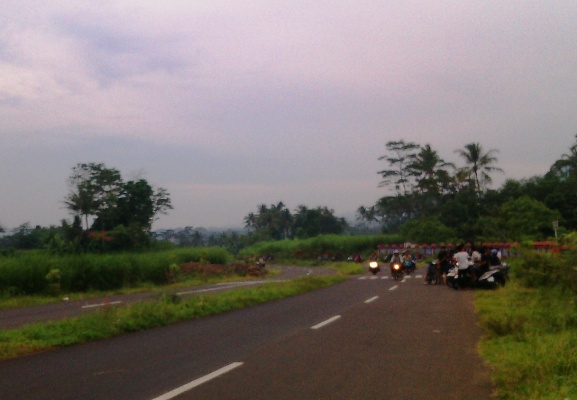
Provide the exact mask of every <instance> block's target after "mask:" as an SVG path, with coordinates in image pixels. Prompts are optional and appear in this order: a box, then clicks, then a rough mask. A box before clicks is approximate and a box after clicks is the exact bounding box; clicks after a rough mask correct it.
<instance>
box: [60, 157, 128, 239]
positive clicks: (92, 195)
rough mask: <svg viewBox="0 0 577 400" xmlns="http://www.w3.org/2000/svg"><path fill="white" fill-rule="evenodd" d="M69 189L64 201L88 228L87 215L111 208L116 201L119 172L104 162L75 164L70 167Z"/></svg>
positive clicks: (119, 179)
mask: <svg viewBox="0 0 577 400" xmlns="http://www.w3.org/2000/svg"><path fill="white" fill-rule="evenodd" d="M68 182H69V186H70V191H69V193H68V195H67V196H66V198H65V200H64V203H65V204H66V206H67V208H68V209H69V210H70V211H71V212H72V213H73V214H74V215H78V216H80V217H81V219H82V218H83V219H84V223H85V229H86V230H88V228H89V217H91V216H96V215H97V214H98V213H99V212H101V211H103V210H106V209H108V208H111V207H112V206H113V204H114V203H115V202H116V198H117V195H118V193H119V192H120V186H121V183H122V180H121V177H120V172H119V171H118V170H116V169H113V168H112V169H110V168H106V167H105V166H104V164H96V163H88V164H77V165H76V166H75V167H74V168H72V175H71V176H70V178H69V180H68Z"/></svg>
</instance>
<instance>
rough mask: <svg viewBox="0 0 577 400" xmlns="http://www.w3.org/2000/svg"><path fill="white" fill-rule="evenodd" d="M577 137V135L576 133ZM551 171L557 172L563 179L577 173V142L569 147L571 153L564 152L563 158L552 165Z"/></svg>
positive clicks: (576, 136)
mask: <svg viewBox="0 0 577 400" xmlns="http://www.w3.org/2000/svg"><path fill="white" fill-rule="evenodd" d="M575 138H576V139H577V135H575ZM549 173H551V174H555V175H556V176H558V177H559V178H561V179H563V180H567V179H568V178H569V177H570V176H575V175H577V143H575V144H574V145H573V146H571V148H570V149H569V154H563V155H562V156H561V158H560V159H559V160H557V161H555V163H554V164H553V165H552V166H551V169H550V170H549Z"/></svg>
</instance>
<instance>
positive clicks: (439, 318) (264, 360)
mask: <svg viewBox="0 0 577 400" xmlns="http://www.w3.org/2000/svg"><path fill="white" fill-rule="evenodd" d="M472 300H473V292H471V291H460V292H457V291H453V290H450V289H448V288H447V287H442V286H439V287H435V286H425V285H423V279H422V277H419V275H418V272H417V275H415V276H414V277H412V276H411V277H408V278H406V279H405V280H403V281H393V280H391V279H390V278H388V277H386V276H379V277H377V278H376V279H373V277H369V276H363V277H360V278H359V277H355V278H352V279H350V280H348V281H346V282H344V283H341V284H338V285H334V286H332V287H329V288H325V289H321V290H317V291H314V292H311V293H307V294H303V295H299V296H295V297H291V298H288V299H285V300H282V301H275V302H271V303H268V304H263V305H259V306H256V307H251V308H248V309H245V310H240V311H236V312H231V313H226V314H222V315H219V316H215V317H210V318H205V319H202V320H193V321H188V322H184V323H180V324H176V325H173V326H170V327H166V328H159V329H153V330H149V331H146V332H139V333H135V334H131V335H125V336H122V337H118V338H114V339H110V340H103V341H100V342H95V343H90V344H87V345H80V346H73V347H70V348H66V349H60V350H54V351H50V352H45V353H41V354H36V355H33V356H30V357H23V358H19V359H14V360H6V361H1V362H0V398H1V399H3V400H10V399H22V398H26V399H29V400H34V399H80V398H81V399H127V400H131V399H141V400H146V399H151V400H152V399H155V400H170V399H180V400H184V399H459V400H462V399H489V398H490V394H491V391H492V385H491V381H490V376H489V370H488V369H487V367H486V366H484V364H483V362H482V360H481V359H480V358H479V356H478V354H477V350H476V343H477V341H478V340H479V338H480V335H481V333H482V332H481V331H480V329H479V327H478V326H477V324H476V317H475V314H474V310H473V307H472Z"/></svg>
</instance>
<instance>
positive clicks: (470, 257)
mask: <svg viewBox="0 0 577 400" xmlns="http://www.w3.org/2000/svg"><path fill="white" fill-rule="evenodd" d="M500 264H501V257H500V254H499V251H498V250H497V249H491V248H489V247H484V246H483V247H476V246H473V247H472V248H471V249H470V250H469V251H467V249H466V248H465V246H464V245H463V244H460V245H458V246H457V247H456V249H455V251H454V252H452V251H450V250H447V248H446V247H444V246H443V247H441V250H440V251H439V253H438V254H437V260H436V269H437V279H438V283H443V281H444V279H445V277H446V275H447V273H448V272H449V270H450V269H451V268H452V267H453V266H457V267H458V268H459V272H460V274H459V275H461V276H466V275H469V276H470V277H471V278H473V279H475V278H479V277H480V276H481V275H483V274H484V273H485V272H487V271H488V270H489V269H490V268H491V266H496V265H500ZM428 281H429V270H427V274H426V275H425V284H426V283H427V282H428Z"/></svg>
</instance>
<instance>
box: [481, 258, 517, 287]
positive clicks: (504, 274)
mask: <svg viewBox="0 0 577 400" xmlns="http://www.w3.org/2000/svg"><path fill="white" fill-rule="evenodd" d="M508 279H509V264H507V263H502V264H501V265H495V266H491V267H490V269H489V271H487V272H485V273H484V274H483V275H481V276H480V277H479V280H478V285H480V286H483V287H487V288H489V289H496V288H498V287H503V286H505V284H506V283H507V280H508Z"/></svg>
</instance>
